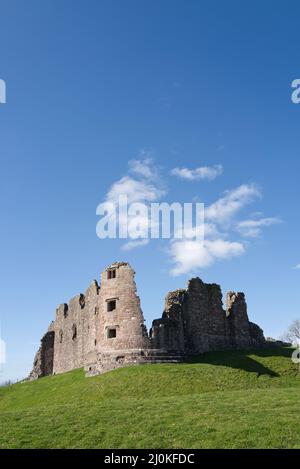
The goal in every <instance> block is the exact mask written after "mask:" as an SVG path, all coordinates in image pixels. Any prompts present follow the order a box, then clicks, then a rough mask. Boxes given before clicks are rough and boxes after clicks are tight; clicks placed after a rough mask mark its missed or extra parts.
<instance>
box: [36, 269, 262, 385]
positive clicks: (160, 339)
mask: <svg viewBox="0 0 300 469" xmlns="http://www.w3.org/2000/svg"><path fill="white" fill-rule="evenodd" d="M134 275H135V272H134V270H133V269H132V268H131V266H130V265H129V264H128V263H126V262H114V263H112V264H111V265H110V266H108V267H107V268H106V269H105V270H104V271H103V272H102V274H101V282H100V284H98V282H97V281H96V280H94V281H93V282H92V283H91V285H90V286H89V287H88V289H87V290H86V292H85V293H84V294H82V293H81V294H79V295H76V296H75V297H73V298H72V299H71V300H70V302H69V303H68V304H67V303H64V304H61V305H59V306H58V308H57V309H56V317H55V320H54V321H52V323H51V324H50V326H49V328H48V330H47V332H46V334H45V335H44V336H43V338H42V340H41V346H40V349H39V350H38V352H37V354H36V356H35V360H34V366H33V370H32V372H31V374H30V379H36V378H39V377H41V376H46V375H51V374H57V373H64V372H66V371H70V370H72V369H75V368H80V367H84V368H85V370H86V373H87V375H94V374H98V373H103V372H105V371H108V370H111V369H114V368H117V367H120V366H125V365H129V364H135V363H160V362H178V361H182V360H184V359H185V357H187V356H190V355H197V354H201V353H204V352H207V351H211V350H220V351H221V350H228V349H242V348H253V347H262V346H264V344H265V339H264V336H263V331H262V330H261V329H260V328H259V326H257V325H256V324H254V323H251V322H249V319H248V313H247V304H246V300H245V295H244V293H241V292H239V293H235V292H229V293H228V294H227V296H226V309H224V308H223V300H222V291H221V288H220V286H219V285H217V284H206V283H204V282H203V281H202V280H201V279H200V278H198V277H196V278H193V279H191V280H190V281H189V282H188V285H187V288H186V289H179V290H176V291H173V292H169V293H168V294H167V296H166V299H165V306H164V311H163V314H162V317H161V318H160V319H156V320H154V321H153V323H152V327H151V329H150V331H149V333H148V331H147V328H146V326H145V320H144V316H143V312H142V309H141V305H140V298H139V297H138V295H137V288H136V284H135V281H134Z"/></svg>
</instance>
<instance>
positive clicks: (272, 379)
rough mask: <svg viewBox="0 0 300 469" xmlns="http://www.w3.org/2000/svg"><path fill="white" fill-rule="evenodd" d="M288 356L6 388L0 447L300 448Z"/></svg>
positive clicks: (297, 379) (296, 385)
mask: <svg viewBox="0 0 300 469" xmlns="http://www.w3.org/2000/svg"><path fill="white" fill-rule="evenodd" d="M291 353H292V351H291V349H288V348H281V349H272V350H264V351H259V352H222V353H209V354H205V355H202V356H200V357H198V359H195V360H193V362H191V363H185V364H176V365H167V364H162V365H142V366H132V367H128V368H123V369H119V370H115V371H112V372H110V373H106V374H104V375H102V376H96V377H94V378H85V377H84V373H83V370H75V371H72V372H70V373H65V374H63V375H57V376H51V377H46V378H42V379H40V380H38V381H34V382H26V383H19V384H15V385H13V386H10V387H6V388H1V389H0V448H300V431H299V428H300V427H299V424H300V403H299V397H300V373H299V367H298V366H297V365H295V364H293V363H292V361H291Z"/></svg>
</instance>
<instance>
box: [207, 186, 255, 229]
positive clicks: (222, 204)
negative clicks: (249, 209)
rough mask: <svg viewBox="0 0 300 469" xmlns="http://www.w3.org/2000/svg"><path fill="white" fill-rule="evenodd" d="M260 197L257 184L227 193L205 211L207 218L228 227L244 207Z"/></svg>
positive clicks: (240, 187)
mask: <svg viewBox="0 0 300 469" xmlns="http://www.w3.org/2000/svg"><path fill="white" fill-rule="evenodd" d="M259 197H261V192H260V190H259V188H258V186H257V185H256V184H243V185H241V186H239V187H237V188H236V189H233V190H231V191H227V192H225V194H224V196H223V197H221V198H219V199H218V200H217V201H216V202H214V203H213V204H211V205H209V206H208V207H207V208H206V211H205V218H206V219H207V220H210V221H212V222H214V223H217V224H224V223H225V224H226V225H228V224H229V223H230V222H231V220H232V219H233V217H234V216H235V215H236V214H237V213H238V212H239V211H240V210H241V209H242V208H243V207H245V206H246V205H247V204H249V203H251V202H253V201H254V200H255V199H257V198H259Z"/></svg>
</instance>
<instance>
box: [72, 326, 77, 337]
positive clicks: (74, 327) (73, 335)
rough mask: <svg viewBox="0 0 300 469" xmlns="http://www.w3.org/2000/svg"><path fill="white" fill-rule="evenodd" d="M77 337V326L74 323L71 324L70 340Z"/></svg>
mask: <svg viewBox="0 0 300 469" xmlns="http://www.w3.org/2000/svg"><path fill="white" fill-rule="evenodd" d="M76 337H77V327H76V324H73V326H72V340H75V339H76Z"/></svg>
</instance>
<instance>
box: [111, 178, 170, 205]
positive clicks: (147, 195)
mask: <svg viewBox="0 0 300 469" xmlns="http://www.w3.org/2000/svg"><path fill="white" fill-rule="evenodd" d="M164 194H165V191H164V190H163V189H162V188H161V187H158V186H157V185H156V184H154V183H151V182H148V181H140V180H138V179H135V178H132V177H131V176H123V177H122V178H121V179H119V180H118V181H117V182H115V183H114V184H113V185H112V186H111V188H110V189H109V191H108V193H107V196H106V201H107V202H113V203H117V201H118V199H119V196H120V195H127V198H128V203H132V202H154V201H156V200H158V199H159V198H160V197H162V196H163V195H164Z"/></svg>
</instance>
